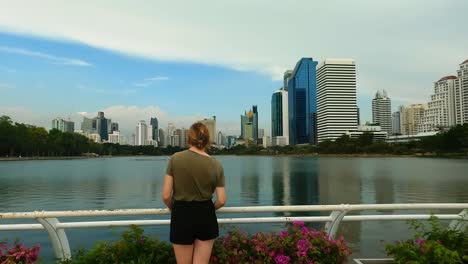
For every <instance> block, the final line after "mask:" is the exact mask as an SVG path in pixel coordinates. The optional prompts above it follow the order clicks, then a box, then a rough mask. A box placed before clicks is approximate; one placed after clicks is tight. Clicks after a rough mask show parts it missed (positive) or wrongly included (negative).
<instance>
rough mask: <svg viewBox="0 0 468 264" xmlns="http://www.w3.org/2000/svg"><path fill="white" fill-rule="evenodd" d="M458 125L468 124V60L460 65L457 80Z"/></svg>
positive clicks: (456, 107) (456, 108)
mask: <svg viewBox="0 0 468 264" xmlns="http://www.w3.org/2000/svg"><path fill="white" fill-rule="evenodd" d="M455 105H456V106H455V111H456V120H455V121H456V122H455V123H456V124H460V125H461V124H466V123H468V60H465V61H464V62H462V63H461V64H460V69H459V70H458V71H457V79H456V80H455Z"/></svg>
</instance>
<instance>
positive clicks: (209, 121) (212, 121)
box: [198, 116, 217, 145]
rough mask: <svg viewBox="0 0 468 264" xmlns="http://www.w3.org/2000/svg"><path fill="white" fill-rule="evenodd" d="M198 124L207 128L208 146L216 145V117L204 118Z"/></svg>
mask: <svg viewBox="0 0 468 264" xmlns="http://www.w3.org/2000/svg"><path fill="white" fill-rule="evenodd" d="M198 122H200V123H202V124H204V125H205V126H206V127H207V128H208V133H210V143H209V144H210V145H212V144H216V137H217V135H216V116H213V118H205V119H203V120H199V121H198Z"/></svg>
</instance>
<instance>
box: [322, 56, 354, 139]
mask: <svg viewBox="0 0 468 264" xmlns="http://www.w3.org/2000/svg"><path fill="white" fill-rule="evenodd" d="M317 113H318V114H317V133H318V142H322V141H324V140H327V139H328V140H335V139H337V138H339V137H341V136H342V135H344V134H346V132H347V131H351V130H356V129H357V126H358V110H357V105H356V63H355V61H354V60H353V59H326V60H325V61H323V62H322V63H320V65H319V66H318V68H317Z"/></svg>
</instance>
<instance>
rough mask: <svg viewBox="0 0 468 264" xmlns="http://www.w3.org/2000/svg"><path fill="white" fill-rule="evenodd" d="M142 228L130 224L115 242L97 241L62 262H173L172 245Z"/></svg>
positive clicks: (79, 263)
mask: <svg viewBox="0 0 468 264" xmlns="http://www.w3.org/2000/svg"><path fill="white" fill-rule="evenodd" d="M143 232H144V231H143V229H141V228H139V227H136V226H131V227H130V230H129V231H125V232H124V233H123V234H122V238H121V239H120V240H118V241H115V242H112V243H111V242H99V243H98V244H97V245H96V246H95V247H94V248H93V249H91V250H90V251H84V250H81V251H79V252H78V253H77V254H76V256H74V257H73V259H72V260H67V261H62V262H60V263H62V264H65V263H67V264H75V263H76V264H88V263H89V264H91V263H92V264H109V263H133V264H150V263H175V257H174V251H173V249H172V245H170V244H168V243H165V242H162V241H160V240H158V239H156V238H150V237H148V236H145V235H144V234H143Z"/></svg>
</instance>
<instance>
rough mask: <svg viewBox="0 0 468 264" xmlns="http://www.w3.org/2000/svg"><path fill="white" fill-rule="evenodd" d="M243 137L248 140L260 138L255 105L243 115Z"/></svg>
mask: <svg viewBox="0 0 468 264" xmlns="http://www.w3.org/2000/svg"><path fill="white" fill-rule="evenodd" d="M241 138H243V139H246V140H257V139H258V112H257V106H256V105H254V106H253V107H252V109H251V110H249V111H245V113H244V115H241Z"/></svg>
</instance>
